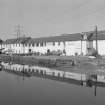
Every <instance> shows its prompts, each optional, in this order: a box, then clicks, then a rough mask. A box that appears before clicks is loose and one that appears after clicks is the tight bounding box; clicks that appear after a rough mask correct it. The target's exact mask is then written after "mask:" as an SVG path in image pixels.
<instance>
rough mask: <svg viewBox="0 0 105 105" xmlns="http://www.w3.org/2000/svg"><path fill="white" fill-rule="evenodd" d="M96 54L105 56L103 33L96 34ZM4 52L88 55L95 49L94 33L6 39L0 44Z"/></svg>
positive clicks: (104, 37) (104, 34)
mask: <svg viewBox="0 0 105 105" xmlns="http://www.w3.org/2000/svg"><path fill="white" fill-rule="evenodd" d="M97 40H98V41H97V43H98V52H99V54H100V55H105V31H98V33H97ZM0 49H3V51H4V52H7V53H11V52H12V53H14V54H28V53H33V54H34V53H39V54H43V55H44V54H46V53H49V52H60V53H61V55H66V56H70V55H81V54H82V55H89V54H92V53H93V52H94V50H95V49H96V34H95V32H85V33H76V34H63V35H60V36H52V37H41V38H31V37H20V38H16V39H7V40H6V41H3V42H2V43H1V44H0Z"/></svg>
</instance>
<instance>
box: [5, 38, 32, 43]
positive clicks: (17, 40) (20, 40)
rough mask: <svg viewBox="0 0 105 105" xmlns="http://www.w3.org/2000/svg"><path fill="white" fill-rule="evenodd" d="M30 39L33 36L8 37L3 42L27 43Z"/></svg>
mask: <svg viewBox="0 0 105 105" xmlns="http://www.w3.org/2000/svg"><path fill="white" fill-rule="evenodd" d="M29 39H31V38H30V37H25V38H23V37H21V38H18V39H7V40H6V41H4V42H3V44H15V43H25V42H26V41H28V40H29Z"/></svg>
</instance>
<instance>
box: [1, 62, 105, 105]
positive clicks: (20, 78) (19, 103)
mask: <svg viewBox="0 0 105 105" xmlns="http://www.w3.org/2000/svg"><path fill="white" fill-rule="evenodd" d="M0 105H105V76H104V75H93V74H92V75H90V74H79V73H73V72H64V71H59V70H54V69H50V68H45V67H39V66H30V65H19V64H12V63H4V62H1V71H0Z"/></svg>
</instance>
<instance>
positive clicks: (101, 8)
mask: <svg viewBox="0 0 105 105" xmlns="http://www.w3.org/2000/svg"><path fill="white" fill-rule="evenodd" d="M18 24H20V25H21V26H23V32H24V33H25V34H27V36H31V37H44V36H54V35H60V34H63V33H76V32H83V31H91V30H94V26H95V25H97V26H98V29H100V30H101V29H102V30H103V29H105V0H0V36H1V37H0V38H2V39H7V38H14V37H15V36H14V34H15V32H14V31H15V28H16V25H18Z"/></svg>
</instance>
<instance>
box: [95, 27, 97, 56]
mask: <svg viewBox="0 0 105 105" xmlns="http://www.w3.org/2000/svg"><path fill="white" fill-rule="evenodd" d="M95 34H96V53H97V55H98V42H97V39H98V38H97V26H95Z"/></svg>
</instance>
